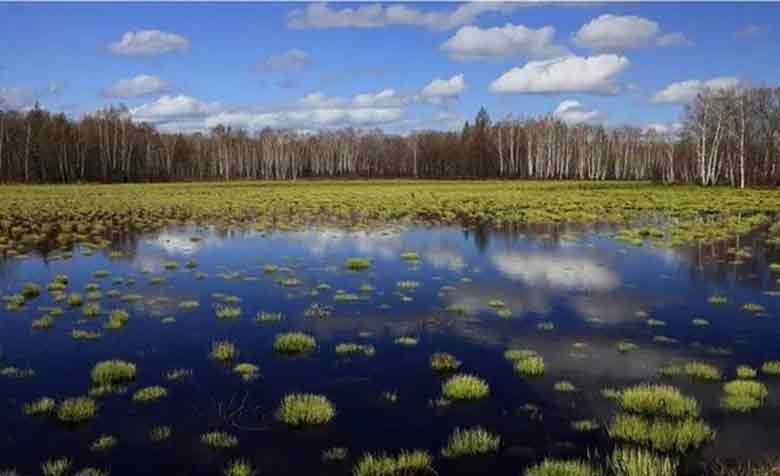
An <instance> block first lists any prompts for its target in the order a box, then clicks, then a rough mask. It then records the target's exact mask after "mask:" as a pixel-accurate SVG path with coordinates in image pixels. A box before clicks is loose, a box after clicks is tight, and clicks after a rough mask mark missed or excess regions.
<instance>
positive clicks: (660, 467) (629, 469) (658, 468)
mask: <svg viewBox="0 0 780 476" xmlns="http://www.w3.org/2000/svg"><path fill="white" fill-rule="evenodd" d="M607 465H608V467H609V468H610V469H611V471H612V473H614V475H615V476H677V468H678V466H679V462H678V459H677V458H675V457H671V456H666V455H661V454H658V453H655V452H653V451H650V450H648V449H645V448H636V447H630V446H619V447H617V448H615V449H614V450H613V451H612V455H611V456H610V457H609V460H608V462H607Z"/></svg>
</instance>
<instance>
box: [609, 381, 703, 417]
mask: <svg viewBox="0 0 780 476" xmlns="http://www.w3.org/2000/svg"><path fill="white" fill-rule="evenodd" d="M618 402H619V403H620V406H621V407H622V408H623V410H625V411H627V412H631V413H640V414H643V415H657V416H668V417H673V418H681V417H693V416H697V415H698V414H699V404H698V403H697V402H696V400H695V399H694V398H692V397H687V396H685V395H683V394H682V393H681V392H680V390H679V389H677V388H676V387H672V386H670V385H647V384H641V385H636V386H634V387H629V388H627V389H624V390H623V391H622V392H620V398H619V400H618Z"/></svg>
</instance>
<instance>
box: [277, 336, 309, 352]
mask: <svg viewBox="0 0 780 476" xmlns="http://www.w3.org/2000/svg"><path fill="white" fill-rule="evenodd" d="M316 348H317V341H316V340H315V339H314V337H312V336H310V335H308V334H304V333H302V332H287V333H284V334H278V335H277V336H276V339H275V340H274V350H275V351H276V352H278V353H280V354H302V353H306V352H311V351H313V350H314V349H316Z"/></svg>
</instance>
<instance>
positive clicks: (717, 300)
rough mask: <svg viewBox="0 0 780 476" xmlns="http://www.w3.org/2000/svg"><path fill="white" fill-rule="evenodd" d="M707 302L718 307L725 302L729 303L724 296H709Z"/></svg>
mask: <svg viewBox="0 0 780 476" xmlns="http://www.w3.org/2000/svg"><path fill="white" fill-rule="evenodd" d="M707 302H708V303H710V304H712V305H714V306H720V305H721V304H726V303H727V302H729V300H728V298H727V297H726V296H719V295H715V296H710V297H709V298H708V299H707Z"/></svg>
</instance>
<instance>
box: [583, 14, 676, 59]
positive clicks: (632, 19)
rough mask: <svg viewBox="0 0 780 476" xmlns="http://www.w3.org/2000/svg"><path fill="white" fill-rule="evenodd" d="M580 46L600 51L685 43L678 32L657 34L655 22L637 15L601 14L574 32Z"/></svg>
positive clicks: (659, 29) (659, 28) (657, 27)
mask: <svg viewBox="0 0 780 476" xmlns="http://www.w3.org/2000/svg"><path fill="white" fill-rule="evenodd" d="M574 42H575V43H576V44H577V45H578V46H581V47H583V48H589V49H592V50H596V51H601V52H609V51H626V50H637V49H641V48H649V47H653V46H672V45H681V44H686V43H688V39H687V38H686V37H685V35H683V34H682V33H669V34H661V27H660V26H658V23H656V22H654V21H652V20H648V19H647V18H642V17H638V16H619V15H609V14H607V15H601V16H600V17H598V18H594V19H593V20H591V21H590V22H588V23H586V24H585V25H583V26H582V28H580V29H579V31H578V32H577V33H576V34H575V35H574Z"/></svg>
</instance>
